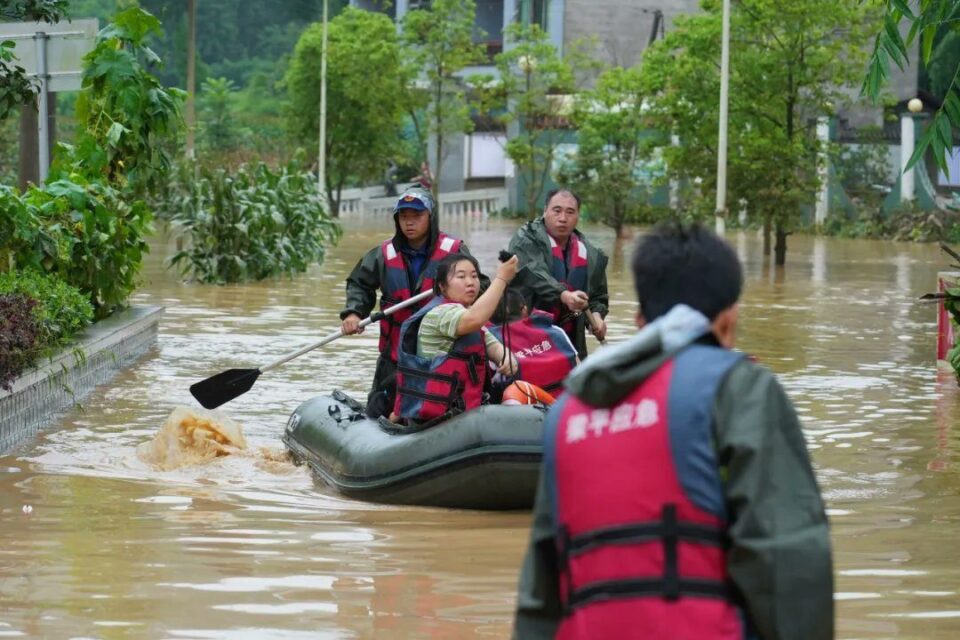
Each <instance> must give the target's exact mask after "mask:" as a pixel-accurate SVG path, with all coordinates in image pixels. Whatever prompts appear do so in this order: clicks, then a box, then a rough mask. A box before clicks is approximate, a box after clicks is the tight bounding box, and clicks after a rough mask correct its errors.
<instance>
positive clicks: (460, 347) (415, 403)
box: [393, 296, 487, 422]
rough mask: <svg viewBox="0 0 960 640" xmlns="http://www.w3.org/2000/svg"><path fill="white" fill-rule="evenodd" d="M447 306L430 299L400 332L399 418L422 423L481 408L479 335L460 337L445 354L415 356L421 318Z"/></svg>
mask: <svg viewBox="0 0 960 640" xmlns="http://www.w3.org/2000/svg"><path fill="white" fill-rule="evenodd" d="M447 303H450V301H449V300H446V299H444V298H442V297H440V296H437V297H435V298H433V299H432V300H431V301H430V302H428V303H427V305H426V306H425V307H423V308H422V309H420V310H419V311H417V312H416V313H415V314H413V316H412V317H411V318H410V319H408V320H407V321H406V322H404V323H403V327H402V328H401V329H400V341H399V349H398V351H397V355H398V361H397V399H396V401H395V403H394V409H393V410H394V412H395V413H396V414H397V415H398V416H400V417H401V418H405V419H407V420H412V421H414V422H425V421H428V420H434V419H436V418H440V417H442V416H444V415H446V414H448V413H459V412H462V411H468V410H470V409H476V408H477V407H479V406H480V400H481V398H482V396H483V383H484V376H485V375H486V367H487V353H486V349H485V346H484V340H483V332H482V331H475V332H473V333H469V334H467V335H465V336H460V337H459V338H457V339H456V340H455V341H454V343H453V346H451V347H450V350H449V352H447V353H443V354H440V355H437V356H434V357H432V358H423V357H420V356H418V355H417V338H418V334H419V332H420V323H421V322H422V321H423V317H424V316H425V315H427V313H428V312H429V311H430V310H432V309H434V308H436V307H437V306H439V305H441V304H447Z"/></svg>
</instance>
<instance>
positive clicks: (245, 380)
mask: <svg viewBox="0 0 960 640" xmlns="http://www.w3.org/2000/svg"><path fill="white" fill-rule="evenodd" d="M259 377H260V369H228V370H226V371H224V372H223V373H218V374H217V375H215V376H213V377H211V378H207V379H206V380H201V381H200V382H195V383H194V384H192V385H190V393H191V394H192V395H193V397H194V398H196V399H197V402H199V403H200V406H202V407H203V408H204V409H216V408H217V407H219V406H220V405H222V404H224V403H225V402H230V401H231V400H233V399H234V398H236V397H237V396H242V395H243V394H245V393H246V392H247V391H249V390H250V387H252V386H253V383H254V382H256V381H257V378H259Z"/></svg>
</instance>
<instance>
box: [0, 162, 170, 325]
mask: <svg viewBox="0 0 960 640" xmlns="http://www.w3.org/2000/svg"><path fill="white" fill-rule="evenodd" d="M51 178H58V179H53V180H52V181H50V182H48V183H47V184H45V185H44V186H42V187H37V186H31V187H30V189H29V190H28V191H27V192H26V193H25V194H23V195H22V196H21V195H19V194H18V193H17V191H16V189H12V188H8V187H0V211H2V212H5V213H6V214H7V215H2V216H0V271H2V270H5V269H6V268H7V267H9V266H12V267H13V268H17V269H30V268H32V269H35V270H38V271H42V272H44V273H49V274H54V275H57V276H58V277H60V278H61V279H62V280H63V281H64V282H66V283H67V284H69V285H72V286H74V287H76V288H77V289H79V290H80V291H81V292H82V293H83V294H84V295H85V296H87V297H88V298H89V300H90V303H91V304H92V305H93V308H94V310H95V315H96V317H97V318H104V317H106V316H108V315H110V314H111V313H112V312H113V311H114V310H116V309H118V308H121V307H122V306H123V305H124V304H125V302H126V300H127V297H128V296H129V295H130V293H132V292H133V290H134V288H136V284H137V274H138V273H139V270H140V266H141V264H142V262H143V255H144V254H145V253H146V252H147V251H148V250H149V247H148V246H147V243H146V240H145V236H146V235H147V233H149V232H150V230H151V226H150V221H151V218H152V214H151V213H150V210H149V209H148V208H147V206H146V204H145V203H143V202H142V201H140V200H132V199H131V198H129V197H127V196H126V195H125V194H124V193H123V192H121V191H119V190H117V189H115V188H113V187H112V186H110V185H109V184H105V183H101V182H97V181H88V180H87V179H86V178H84V177H83V176H81V175H79V174H76V173H71V174H66V173H64V174H61V175H59V176H54V175H53V174H52V175H51Z"/></svg>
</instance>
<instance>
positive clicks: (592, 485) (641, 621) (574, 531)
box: [544, 347, 746, 640]
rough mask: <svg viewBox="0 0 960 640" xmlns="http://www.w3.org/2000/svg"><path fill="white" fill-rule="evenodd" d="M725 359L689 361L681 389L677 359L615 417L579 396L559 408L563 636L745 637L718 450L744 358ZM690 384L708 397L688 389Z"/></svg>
mask: <svg viewBox="0 0 960 640" xmlns="http://www.w3.org/2000/svg"><path fill="white" fill-rule="evenodd" d="M694 348H696V349H707V347H694ZM722 351H724V350H721V349H712V351H710V352H709V353H708V352H702V353H707V356H708V357H707V364H706V365H705V366H702V362H703V359H702V358H701V359H700V360H699V361H698V360H697V359H696V358H691V359H688V360H687V364H686V365H684V366H683V368H684V369H685V370H686V373H683V374H682V375H681V379H679V380H678V379H677V377H676V376H675V375H674V373H675V363H676V360H671V361H668V362H667V363H666V364H664V365H663V366H662V367H661V368H660V369H659V370H658V371H657V372H656V373H654V374H653V375H652V376H651V377H650V378H648V379H647V380H646V381H644V382H643V383H642V384H641V385H640V386H639V387H638V388H636V389H635V390H634V392H633V393H631V394H630V395H628V396H627V397H625V398H624V399H623V400H622V401H621V402H619V403H618V404H617V405H615V406H613V407H610V408H597V407H591V406H590V405H587V404H586V403H585V402H583V401H582V400H580V399H579V398H577V397H576V396H573V395H569V396H567V397H565V398H564V399H562V400H561V401H560V402H561V403H562V404H560V406H559V407H555V411H558V416H557V417H556V420H555V422H554V423H553V426H549V425H548V428H547V429H548V430H547V434H548V435H547V438H548V439H547V444H546V446H545V454H544V468H545V470H546V473H547V487H548V489H547V490H548V491H550V492H551V495H552V501H553V502H552V504H553V505H554V506H553V509H554V513H553V516H554V522H555V525H556V527H557V529H556V530H557V534H556V541H557V548H558V554H559V558H560V592H561V600H562V602H563V605H564V611H565V615H564V618H563V620H562V621H561V623H560V627H559V629H558V632H557V636H556V637H557V638H560V639H563V640H573V639H580V638H623V639H631V638H637V639H639V638H672V639H674V640H733V639H735V638H737V639H740V638H743V637H744V636H745V633H746V631H745V629H744V623H743V617H742V612H741V611H740V609H739V608H738V607H737V606H736V605H735V604H734V601H733V595H732V593H733V592H732V587H731V586H730V584H729V582H728V575H727V570H726V561H725V551H726V540H727V538H726V529H727V522H726V510H725V506H723V504H724V503H723V497H722V490H721V488H720V487H721V482H720V479H719V470H718V466H717V464H716V460H715V458H714V457H713V455H714V454H713V448H712V447H713V445H712V440H711V433H712V431H711V429H712V423H711V422H710V421H711V420H712V418H710V416H711V415H712V414H711V410H710V409H711V407H712V401H713V398H714V394H715V392H716V391H715V390H716V388H717V384H719V382H718V381H719V380H720V379H721V378H722V376H723V375H725V373H726V371H728V370H729V368H730V367H731V366H733V364H735V362H736V361H737V360H738V358H739V356H737V355H734V354H730V352H726V353H719V352H722ZM714 352H717V357H715V358H713V359H712V360H710V358H711V357H712V355H711V354H713V353H714ZM695 355H697V356H698V357H699V356H701V355H702V354H701V353H700V352H698V353H697V354H695ZM711 363H712V364H711ZM678 368H679V367H678ZM689 382H696V383H698V384H702V385H703V386H701V387H698V388H705V389H706V392H705V393H704V394H702V395H701V394H699V393H697V392H695V391H694V390H693V389H690V390H686V389H687V387H686V384H687V383H689ZM674 385H677V386H676V387H674ZM671 388H673V393H671ZM679 389H684V390H685V391H683V392H679ZM549 422H551V421H550V420H549V419H548V423H549ZM670 422H674V424H670ZM679 423H682V424H679ZM551 430H552V431H551ZM681 473H682V474H683V475H682V476H681ZM691 487H692V488H693V490H692V491H691ZM691 495H693V496H695V498H696V500H697V501H698V502H697V503H695V502H694V498H691V497H690V496H691ZM703 496H707V498H704V497H703ZM698 504H709V505H711V507H710V510H708V508H706V507H703V506H698ZM717 504H719V506H716V507H715V508H714V505H717ZM718 514H722V515H718Z"/></svg>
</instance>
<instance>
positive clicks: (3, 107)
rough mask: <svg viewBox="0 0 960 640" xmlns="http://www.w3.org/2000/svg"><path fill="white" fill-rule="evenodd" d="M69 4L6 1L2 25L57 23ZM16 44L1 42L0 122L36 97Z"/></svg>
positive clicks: (59, 0)
mask: <svg viewBox="0 0 960 640" xmlns="http://www.w3.org/2000/svg"><path fill="white" fill-rule="evenodd" d="M66 10H67V0H4V2H3V3H2V4H0V22H14V21H20V20H24V21H29V22H34V21H43V22H50V23H56V22H59V21H60V18H62V17H64V16H65V15H66ZM13 47H14V42H13V40H4V41H3V42H0V78H2V81H0V120H4V119H6V118H7V117H9V116H10V114H12V113H14V112H15V111H17V110H18V109H19V108H20V106H22V105H25V104H30V103H31V102H32V101H33V100H34V98H35V97H36V94H37V85H36V83H35V82H34V81H33V80H31V79H30V78H28V77H27V74H26V70H25V69H24V68H23V67H21V66H20V65H18V64H17V57H16V55H14V53H13Z"/></svg>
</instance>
